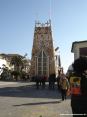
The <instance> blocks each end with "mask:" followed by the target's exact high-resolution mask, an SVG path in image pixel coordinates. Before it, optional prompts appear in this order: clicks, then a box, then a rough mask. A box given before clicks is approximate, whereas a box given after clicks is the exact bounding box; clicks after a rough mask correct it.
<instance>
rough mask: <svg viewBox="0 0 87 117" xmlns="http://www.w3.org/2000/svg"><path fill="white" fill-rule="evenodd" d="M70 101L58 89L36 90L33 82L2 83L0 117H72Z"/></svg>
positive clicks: (0, 86)
mask: <svg viewBox="0 0 87 117" xmlns="http://www.w3.org/2000/svg"><path fill="white" fill-rule="evenodd" d="M60 114H72V112H71V107H70V99H67V100H65V101H61V96H60V93H59V92H58V90H57V88H56V89H55V90H49V89H48V84H46V88H45V89H42V88H41V87H40V89H38V90H37V89H36V86H35V83H32V82H28V83H27V82H0V117H72V116H71V115H70V116H69V115H60Z"/></svg>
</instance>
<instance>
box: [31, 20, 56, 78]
mask: <svg viewBox="0 0 87 117" xmlns="http://www.w3.org/2000/svg"><path fill="white" fill-rule="evenodd" d="M55 72H56V70H55V58H54V47H53V39H52V30H51V20H49V21H47V22H46V23H40V22H36V23H35V30H34V38H33V46H32V58H31V69H30V75H31V77H33V76H36V75H39V76H42V75H45V76H47V77H49V75H50V74H53V73H55Z"/></svg>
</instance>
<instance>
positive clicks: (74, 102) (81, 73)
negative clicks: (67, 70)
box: [70, 57, 87, 117]
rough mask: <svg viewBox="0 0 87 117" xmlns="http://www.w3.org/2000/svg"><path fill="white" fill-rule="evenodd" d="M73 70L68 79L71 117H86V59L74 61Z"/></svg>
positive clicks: (81, 58)
mask: <svg viewBox="0 0 87 117" xmlns="http://www.w3.org/2000/svg"><path fill="white" fill-rule="evenodd" d="M73 69H74V71H73V72H74V73H73V76H71V77H70V87H71V108H72V113H73V117H87V58H86V57H80V58H78V59H77V60H75V61H74V64H73Z"/></svg>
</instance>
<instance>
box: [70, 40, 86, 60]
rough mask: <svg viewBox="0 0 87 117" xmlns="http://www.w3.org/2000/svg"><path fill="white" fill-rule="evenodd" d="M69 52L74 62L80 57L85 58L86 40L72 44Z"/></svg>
mask: <svg viewBox="0 0 87 117" xmlns="http://www.w3.org/2000/svg"><path fill="white" fill-rule="evenodd" d="M71 52H73V53H74V60H76V59H77V58H79V57H81V56H87V40H85V41H75V42H73V43H72V49H71Z"/></svg>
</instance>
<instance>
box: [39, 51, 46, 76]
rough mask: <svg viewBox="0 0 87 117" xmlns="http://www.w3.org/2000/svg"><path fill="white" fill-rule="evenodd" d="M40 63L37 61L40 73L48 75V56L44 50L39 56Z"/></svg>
mask: <svg viewBox="0 0 87 117" xmlns="http://www.w3.org/2000/svg"><path fill="white" fill-rule="evenodd" d="M37 59H38V61H37V62H38V63H37V72H38V75H47V73H48V63H47V62H48V57H47V55H46V54H45V52H44V51H43V50H42V51H41V52H40V53H39V55H38V57H37Z"/></svg>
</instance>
